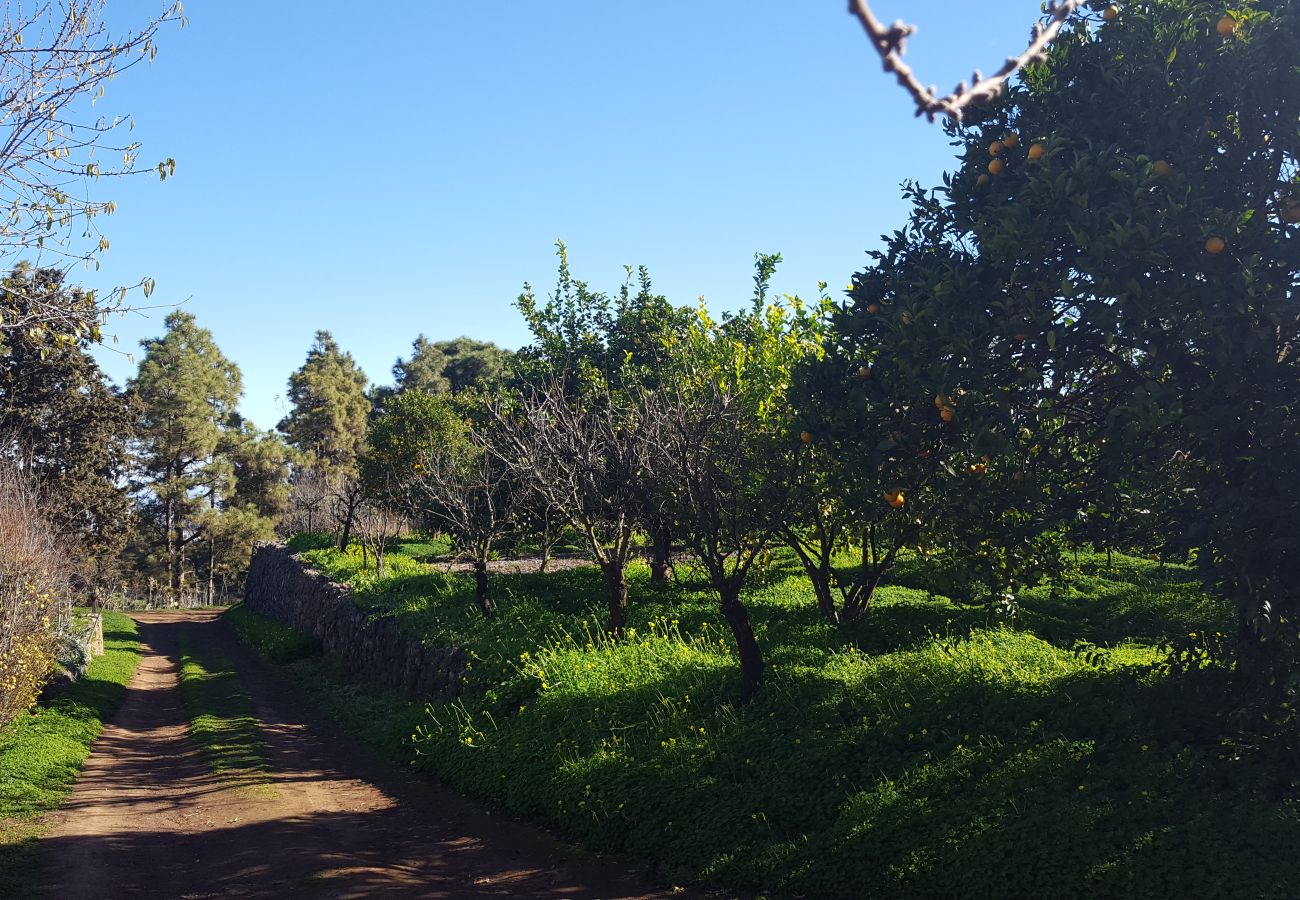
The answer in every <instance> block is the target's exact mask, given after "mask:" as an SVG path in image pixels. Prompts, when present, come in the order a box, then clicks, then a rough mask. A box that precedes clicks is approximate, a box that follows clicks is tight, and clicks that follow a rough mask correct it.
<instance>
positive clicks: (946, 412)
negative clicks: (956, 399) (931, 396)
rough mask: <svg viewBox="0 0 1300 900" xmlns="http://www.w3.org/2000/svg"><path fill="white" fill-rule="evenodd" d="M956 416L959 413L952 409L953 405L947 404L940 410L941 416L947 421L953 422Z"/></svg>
mask: <svg viewBox="0 0 1300 900" xmlns="http://www.w3.org/2000/svg"><path fill="white" fill-rule="evenodd" d="M956 417H957V414H956V413H955V412H953V411H952V407H951V406H945V407H944V408H943V409H941V410H939V418H941V419H943V420H944V421H945V422H951V421H952V420H953V419H955V418H956Z"/></svg>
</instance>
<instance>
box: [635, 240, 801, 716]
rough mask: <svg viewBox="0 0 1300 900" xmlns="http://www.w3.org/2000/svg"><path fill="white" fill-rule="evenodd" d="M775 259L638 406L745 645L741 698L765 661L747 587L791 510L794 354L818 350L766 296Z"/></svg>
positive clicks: (679, 524) (677, 521) (697, 328)
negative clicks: (743, 299)
mask: <svg viewBox="0 0 1300 900" xmlns="http://www.w3.org/2000/svg"><path fill="white" fill-rule="evenodd" d="M779 261H780V256H779V255H775V256H763V255H758V256H756V258H755V270H756V273H755V276H754V283H755V293H754V303H753V307H752V308H751V309H750V310H749V311H747V312H744V313H740V314H728V315H725V316H724V317H723V318H722V320H721V321H715V320H713V319H712V318H711V317H710V316H709V315H708V313H707V311H706V310H705V309H704V308H703V306H701V308H700V311H699V315H698V317H697V318H696V320H695V321H693V322H692V323H691V324H690V325H689V326H688V327H687V328H686V329H685V330H684V331H683V332H682V333H681V334H680V335H678V336H677V337H676V338H675V339H674V340H673V341H672V342H671V343H670V344H669V348H670V352H671V360H672V362H671V369H670V375H669V377H668V379H667V380H666V383H665V384H664V385H662V386H661V387H660V388H659V389H658V390H655V391H653V392H649V393H647V394H646V396H645V398H644V405H643V407H642V409H640V410H638V413H639V415H640V416H641V417H643V418H644V419H645V420H646V421H648V422H650V423H652V425H651V431H652V433H654V434H655V435H656V436H657V437H658V439H659V441H660V446H661V447H662V450H663V456H662V460H661V468H659V469H657V470H656V471H655V473H654V474H655V482H656V486H655V501H654V502H655V503H656V505H657V506H658V508H659V509H661V510H663V511H664V513H665V516H666V518H667V519H668V520H669V521H670V522H672V526H673V530H674V532H675V533H677V534H680V535H681V536H682V538H683V539H684V540H685V541H686V543H687V545H688V546H689V547H690V548H691V550H692V552H693V553H694V555H695V557H696V558H697V559H698V560H699V562H700V563H701V564H702V565H703V566H704V568H705V570H706V571H707V572H708V575H709V579H710V581H711V583H712V585H713V588H714V590H716V591H717V592H718V598H719V603H720V605H721V609H722V612H723V615H724V616H725V617H726V619H727V622H728V624H729V625H730V627H731V629H732V634H733V636H734V638H735V640H736V642H737V644H738V646H739V648H740V658H741V664H742V669H743V672H744V686H743V689H742V696H743V697H744V698H745V699H749V698H751V697H752V696H753V695H754V693H755V692H757V690H758V689H759V686H760V685H761V684H762V680H763V667H764V666H763V659H762V653H761V651H760V649H759V646H758V643H757V641H756V639H755V636H754V633H753V629H752V627H751V624H750V621H749V616H748V613H747V611H746V609H745V606H744V603H743V601H742V600H741V596H740V595H741V591H742V590H743V588H744V586H745V583H746V580H747V579H748V577H749V574H750V571H751V568H752V567H753V565H754V563H755V562H757V561H758V560H759V559H760V558H761V557H762V556H763V555H764V554H765V553H766V552H767V551H768V548H769V547H770V545H771V544H772V543H773V541H774V539H775V536H776V535H777V533H778V532H779V531H780V529H781V528H782V526H783V524H784V523H785V522H786V521H787V520H788V514H789V508H790V505H791V499H792V487H793V485H794V484H795V475H796V472H797V471H798V459H799V456H798V450H799V448H800V444H801V435H797V434H795V433H794V430H793V427H792V426H793V421H792V412H791V409H790V406H789V403H788V401H787V395H788V392H789V387H790V384H789V379H790V375H791V372H792V370H793V367H794V364H795V363H796V362H798V361H799V360H801V359H802V358H803V357H804V355H806V354H808V353H812V352H814V351H815V350H816V346H815V344H814V343H812V342H811V341H810V340H809V335H808V334H807V333H805V332H804V331H803V330H802V329H801V328H800V327H799V326H800V325H801V323H803V322H804V321H806V320H805V319H803V318H802V317H796V316H791V315H790V313H789V310H787V308H786V307H785V306H782V305H780V304H769V303H768V302H767V296H766V295H767V288H768V282H769V279H770V278H771V275H772V273H773V271H774V270H775V267H776V264H777V263H778V262H779ZM791 304H792V305H793V306H795V307H796V308H797V307H798V305H799V301H798V300H797V299H796V298H791Z"/></svg>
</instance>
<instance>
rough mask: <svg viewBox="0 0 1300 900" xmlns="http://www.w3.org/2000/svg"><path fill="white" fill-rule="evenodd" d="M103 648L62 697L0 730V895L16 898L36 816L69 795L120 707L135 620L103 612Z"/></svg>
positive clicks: (30, 855) (135, 645)
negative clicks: (102, 732)
mask: <svg viewBox="0 0 1300 900" xmlns="http://www.w3.org/2000/svg"><path fill="white" fill-rule="evenodd" d="M104 650H105V652H104V655H103V656H100V657H99V658H97V659H95V660H93V661H92V662H91V663H90V667H89V669H88V670H87V671H86V675H85V677H84V678H82V679H81V680H80V681H78V682H76V683H74V684H73V685H72V686H71V687H70V688H69V689H68V690H67V692H66V693H65V694H63V696H61V697H60V698H58V699H57V700H55V701H53V702H51V703H48V704H42V705H39V706H37V707H36V708H35V709H33V710H32V711H31V712H29V713H26V714H24V715H21V716H19V717H18V718H16V719H14V720H13V721H12V722H10V723H9V724H8V725H7V726H5V727H4V728H3V729H0V896H21V895H22V894H23V892H24V886H26V885H27V884H28V882H27V880H26V879H27V878H28V877H29V876H30V875H31V866H32V863H33V860H34V853H35V850H36V845H37V841H38V839H39V837H40V835H41V833H42V830H43V829H42V826H41V823H40V821H39V816H40V815H41V814H42V813H46V812H49V811H50V810H52V809H55V808H57V807H58V806H59V804H60V803H62V802H63V799H64V798H65V797H66V796H67V795H68V792H69V791H71V790H72V785H73V783H74V782H75V781H76V779H77V775H78V773H79V772H80V771H81V766H82V763H84V762H85V760H86V757H87V756H89V755H90V748H91V745H92V744H93V743H94V742H95V738H97V737H98V736H99V732H100V730H101V728H102V727H103V723H104V721H105V720H106V719H108V718H109V717H110V716H112V715H113V713H115V712H116V711H117V709H118V707H119V706H121V705H122V700H123V699H124V698H125V696H126V683H127V682H128V681H130V679H131V675H132V673H133V672H134V671H135V667H136V664H137V663H138V662H139V660H140V653H141V651H140V642H139V639H138V635H137V631H136V626H135V622H133V621H132V620H131V619H130V618H128V617H127V616H124V615H122V614H121V613H116V612H105V613H104Z"/></svg>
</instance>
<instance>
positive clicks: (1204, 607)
mask: <svg viewBox="0 0 1300 900" xmlns="http://www.w3.org/2000/svg"><path fill="white" fill-rule="evenodd" d="M402 555H403V554H402V553H401V551H400V549H396V550H395V553H394V556H395V557H401V556H402ZM307 556H308V558H309V559H311V560H312V562H313V563H314V564H315V565H317V566H318V567H320V568H321V569H323V570H325V571H327V572H328V573H329V574H330V575H331V576H332V577H334V578H335V579H338V580H341V581H351V582H353V583H354V584H355V585H356V586H357V588H358V593H357V600H358V602H359V603H360V604H362V605H363V606H365V607H368V608H370V609H372V610H373V611H374V613H375V614H376V615H386V616H394V617H396V618H397V619H398V620H399V622H401V624H402V625H403V627H404V628H406V629H407V630H408V631H409V632H410V633H413V634H419V635H422V636H424V637H425V638H426V639H427V640H429V641H430V642H433V643H443V644H446V643H451V644H456V645H459V646H462V647H464V648H466V650H467V653H468V658H469V663H468V666H469V668H468V669H467V672H466V677H467V678H468V679H473V681H474V682H475V683H476V684H477V685H479V686H481V688H482V690H481V691H471V692H469V693H467V694H465V695H464V697H463V698H462V699H460V700H457V701H454V702H448V703H439V704H433V705H431V706H429V707H428V709H427V710H426V711H424V712H423V713H421V711H420V710H419V709H418V707H417V705H415V704H409V703H403V702H401V701H399V700H396V699H394V698H391V697H384V696H382V695H381V694H377V693H376V692H374V691H372V690H367V689H365V688H362V687H358V686H356V685H350V684H348V683H347V682H346V680H344V679H343V678H342V677H341V676H340V675H339V673H338V672H336V671H334V670H332V669H331V666H330V663H329V662H328V661H327V660H324V659H321V658H320V657H315V658H309V659H303V660H300V661H299V662H296V663H294V664H293V666H294V667H296V670H297V672H298V674H299V676H300V677H301V678H303V679H304V680H305V681H306V682H308V683H310V684H311V689H312V690H313V691H314V692H315V694H316V697H317V699H318V700H319V701H320V702H321V703H322V705H324V706H325V707H326V708H328V709H331V710H332V711H333V712H334V713H335V715H337V716H338V717H339V718H340V719H341V720H342V721H343V722H344V723H345V724H346V725H348V726H349V727H350V728H351V729H352V730H354V731H356V732H357V733H358V734H361V735H363V736H365V737H368V738H369V739H370V740H372V741H373V742H375V743H377V744H380V745H381V746H384V747H385V748H386V749H387V751H388V752H389V753H390V754H391V755H393V756H394V757H396V758H399V759H406V760H410V759H412V758H413V759H414V762H415V764H416V765H417V766H420V767H421V768H424V769H427V770H428V771H430V772H432V773H434V774H436V775H437V776H438V777H440V778H441V779H444V780H446V781H448V782H450V783H452V784H454V785H456V786H458V787H460V788H462V789H464V790H466V791H467V792H469V793H472V794H475V795H478V796H480V797H484V798H488V799H491V800H493V801H495V802H498V803H500V804H502V805H503V806H505V807H507V808H509V809H510V810H512V811H514V812H516V813H519V814H522V815H525V816H528V817H530V818H533V819H535V820H538V821H541V822H544V823H546V824H548V825H550V826H553V827H556V828H558V829H560V830H562V831H563V832H565V833H567V834H568V835H570V836H572V837H574V838H577V839H579V840H581V841H582V842H584V843H585V844H587V845H588V846H590V847H593V848H596V849H606V850H615V851H620V852H624V853H629V854H632V855H634V856H637V857H640V858H642V859H645V860H647V861H648V862H649V863H650V864H652V865H653V866H654V867H655V868H656V869H657V872H658V874H659V875H660V876H661V877H663V878H666V879H670V880H689V879H702V880H704V881H706V882H709V883H714V884H721V885H726V886H731V887H735V888H745V889H753V890H762V891H766V892H769V893H771V894H773V895H777V896H782V895H791V896H794V895H806V896H824V897H863V896H874V895H879V896H924V897H989V896H998V897H1042V896H1053V897H1095V896H1107V897H1151V896H1159V895H1163V894H1174V893H1181V894H1182V895H1183V896H1218V897H1241V898H1247V897H1249V898H1257V897H1276V898H1287V897H1294V896H1297V895H1300V872H1298V871H1297V867H1296V866H1295V865H1294V864H1293V861H1292V860H1291V858H1290V854H1289V852H1288V848H1289V847H1293V846H1295V845H1296V842H1297V840H1300V799H1298V793H1297V786H1296V784H1294V783H1293V782H1291V781H1290V780H1289V779H1288V778H1287V777H1284V776H1282V775H1281V774H1280V773H1277V772H1275V771H1272V770H1270V769H1268V768H1266V767H1264V766H1261V765H1259V764H1257V762H1256V761H1255V759H1254V758H1253V757H1252V756H1250V754H1249V753H1248V752H1246V751H1244V750H1242V749H1241V747H1240V746H1239V745H1238V743H1237V742H1236V741H1235V740H1234V738H1235V736H1234V735H1233V734H1232V733H1231V732H1229V731H1228V730H1226V729H1225V726H1224V724H1223V722H1222V720H1221V717H1220V716H1219V715H1218V714H1217V710H1218V709H1219V708H1220V706H1219V705H1218V704H1217V703H1216V700H1217V699H1218V698H1220V697H1221V696H1222V691H1223V689H1224V673H1223V672H1222V671H1218V670H1215V669H1213V668H1211V669H1208V670H1205V671H1202V672H1198V673H1195V674H1191V675H1188V674H1176V673H1174V672H1171V671H1170V669H1169V668H1168V667H1167V666H1165V665H1163V664H1162V662H1163V659H1164V653H1163V652H1162V650H1161V649H1160V648H1161V645H1163V644H1164V643H1166V642H1177V641H1180V640H1184V639H1186V638H1187V636H1188V635H1189V634H1198V635H1203V634H1206V633H1210V634H1213V633H1214V632H1216V631H1220V632H1225V633H1226V632H1227V631H1228V630H1229V626H1230V623H1231V620H1232V613H1231V609H1230V607H1228V606H1227V605H1226V604H1224V603H1221V602H1219V601H1218V600H1216V599H1215V598H1213V597H1210V596H1207V595H1206V594H1205V593H1203V592H1202V591H1201V590H1200V589H1199V588H1198V586H1197V585H1196V584H1195V582H1194V581H1193V580H1192V578H1191V575H1190V573H1189V572H1188V571H1187V570H1186V569H1184V568H1181V567H1177V566H1163V567H1162V566H1157V565H1156V564H1155V563H1152V562H1148V561H1146V560H1140V559H1134V558H1131V557H1116V558H1115V559H1114V560H1112V565H1111V566H1110V567H1107V566H1106V565H1105V557H1104V556H1101V557H1097V556H1085V557H1081V559H1080V560H1079V562H1078V565H1077V566H1076V569H1075V572H1074V573H1073V574H1072V576H1071V577H1070V578H1069V579H1068V580H1067V581H1065V582H1063V583H1062V584H1059V585H1057V586H1055V587H1049V586H1045V587H1041V588H1037V589H1034V590H1032V591H1029V592H1028V593H1027V595H1026V596H1025V597H1024V598H1023V608H1022V611H1021V614H1020V616H1019V618H1018V620H1017V621H1016V623H1015V624H1014V625H1013V626H1011V627H1006V626H1002V625H997V624H994V623H991V622H990V621H989V620H988V618H987V616H986V614H985V611H984V610H983V608H982V607H979V606H971V605H963V604H959V603H955V602H953V601H952V600H950V599H948V598H947V597H945V596H943V595H941V594H939V593H936V592H935V584H933V583H926V577H927V576H926V568H925V561H912V562H911V563H909V565H908V566H905V567H903V569H902V571H900V573H899V578H898V579H897V580H898V581H900V582H903V583H901V584H899V583H896V584H891V585H889V586H887V587H885V588H883V589H882V590H881V592H880V594H879V596H878V599H877V602H876V603H875V605H874V607H873V608H872V610H871V611H870V613H869V614H868V615H867V617H866V618H865V619H864V620H863V621H861V622H859V623H856V624H855V625H854V626H852V627H851V628H846V629H837V628H834V627H832V626H830V625H827V624H825V623H824V622H822V621H821V620H820V619H819V618H818V617H817V615H816V610H815V605H814V602H813V598H812V594H811V590H810V589H809V586H808V584H807V582H806V580H805V579H804V578H803V577H802V576H801V575H800V574H798V573H797V572H796V571H795V570H794V569H793V568H792V567H791V566H790V565H789V564H788V561H784V560H782V559H780V558H779V557H778V560H777V563H776V564H775V565H774V566H773V567H772V568H771V569H770V570H769V571H768V572H767V573H765V575H764V577H763V578H762V579H761V581H760V583H759V584H758V585H757V586H756V587H755V589H754V590H752V591H751V592H750V593H749V595H748V597H747V602H748V604H749V606H750V610H751V616H752V618H753V619H754V622H755V626H756V630H757V632H758V637H759V640H760V643H761V644H762V646H763V647H764V649H765V652H766V653H767V657H768V661H769V663H770V672H769V679H768V683H767V685H766V686H765V688H764V690H763V692H762V693H761V694H760V696H759V698H758V699H757V700H756V701H755V702H754V703H752V704H750V705H749V706H746V707H737V706H736V705H735V704H734V703H733V700H734V698H735V697H736V696H737V694H738V690H739V673H738V671H737V665H736V663H735V657H734V647H733V646H732V643H731V639H730V634H729V633H728V632H727V631H726V629H725V626H723V625H722V624H721V622H720V619H719V617H718V616H717V614H716V612H715V601H714V600H713V598H712V596H711V595H710V594H709V593H708V592H707V591H706V590H704V589H703V586H702V583H701V582H699V581H698V580H696V579H694V578H692V577H691V576H690V574H689V573H688V572H684V573H683V578H682V581H681V582H680V583H679V584H675V585H670V586H656V585H653V584H651V583H650V582H649V579H648V573H647V572H646V571H645V570H644V569H642V568H636V569H634V571H633V572H632V578H631V582H632V596H633V605H632V615H631V621H630V624H631V628H630V629H629V632H628V635H627V637H626V639H625V640H623V641H621V642H619V643H611V642H609V641H608V640H606V638H605V637H604V636H603V634H601V631H600V621H601V617H600V613H599V604H600V598H601V593H600V579H599V574H598V573H597V572H596V571H594V570H577V571H569V572H559V573H554V574H551V575H547V576H536V575H517V576H499V577H497V578H495V580H494V590H495V593H496V596H497V599H498V603H499V609H500V613H499V615H498V617H497V618H496V619H495V620H493V621H487V620H484V619H483V618H482V617H481V616H480V615H479V614H478V613H477V611H476V609H475V607H474V603H473V597H472V589H471V585H470V583H469V581H468V579H464V578H461V577H459V576H451V575H447V574H445V573H443V572H440V571H437V570H436V569H433V568H432V567H429V566H424V565H420V564H418V563H414V561H413V560H412V561H410V564H409V565H408V564H404V563H399V564H398V565H396V566H394V574H392V575H391V576H390V577H388V578H386V579H384V580H383V581H382V582H376V581H375V579H374V578H373V575H372V573H368V572H362V571H361V570H360V554H359V553H350V554H339V553H337V552H336V551H333V550H329V549H318V550H313V551H308V553H307ZM931 580H932V581H933V579H931ZM909 585H910V586H909Z"/></svg>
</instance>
